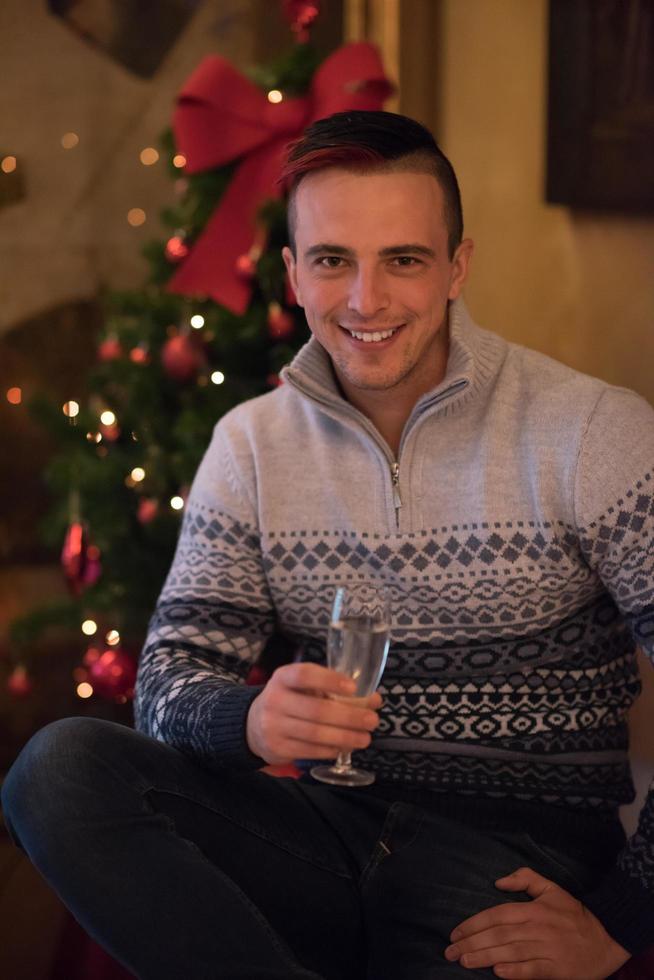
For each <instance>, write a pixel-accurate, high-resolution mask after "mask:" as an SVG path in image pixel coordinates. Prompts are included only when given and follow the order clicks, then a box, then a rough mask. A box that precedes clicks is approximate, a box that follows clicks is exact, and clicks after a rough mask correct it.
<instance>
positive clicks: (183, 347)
mask: <svg viewBox="0 0 654 980" xmlns="http://www.w3.org/2000/svg"><path fill="white" fill-rule="evenodd" d="M204 361H205V357H204V352H203V350H202V348H201V347H200V345H199V343H198V341H197V340H194V338H193V337H191V336H190V335H189V334H177V336H176V337H170V339H169V340H167V341H166V343H165V344H164V345H163V347H162V348H161V363H162V365H163V369H164V371H165V372H166V374H167V375H168V376H169V377H170V378H173V379H174V380H175V381H180V382H181V383H182V384H184V383H185V382H188V381H193V379H194V378H196V377H197V376H198V374H199V372H200V368H202V367H203V365H204Z"/></svg>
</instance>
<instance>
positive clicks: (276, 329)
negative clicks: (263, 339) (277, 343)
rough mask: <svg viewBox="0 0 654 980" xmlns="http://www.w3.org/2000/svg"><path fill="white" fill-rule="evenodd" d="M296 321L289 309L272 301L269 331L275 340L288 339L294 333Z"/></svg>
mask: <svg viewBox="0 0 654 980" xmlns="http://www.w3.org/2000/svg"><path fill="white" fill-rule="evenodd" d="M294 327H295V321H294V320H293V317H292V316H291V314H290V313H289V312H288V311H287V310H283V309H282V307H281V306H280V305H279V303H271V304H270V306H269V307H268V333H269V334H270V336H271V337H272V338H273V340H286V339H287V338H288V337H290V336H291V334H292V333H293V329H294Z"/></svg>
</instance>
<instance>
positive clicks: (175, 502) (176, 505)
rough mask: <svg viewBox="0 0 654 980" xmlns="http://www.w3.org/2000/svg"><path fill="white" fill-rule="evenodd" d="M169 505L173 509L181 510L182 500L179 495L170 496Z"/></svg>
mask: <svg viewBox="0 0 654 980" xmlns="http://www.w3.org/2000/svg"><path fill="white" fill-rule="evenodd" d="M170 506H171V507H172V508H173V510H182V508H183V507H184V501H183V500H182V498H181V497H171V498H170Z"/></svg>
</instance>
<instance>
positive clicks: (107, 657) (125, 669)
mask: <svg viewBox="0 0 654 980" xmlns="http://www.w3.org/2000/svg"><path fill="white" fill-rule="evenodd" d="M89 653H90V651H89ZM87 656H88V654H87ZM84 659H85V661H86V657H85V658H84ZM89 659H90V658H89ZM88 668H89V683H90V684H91V686H92V687H93V690H94V691H95V692H96V693H97V694H99V695H100V697H102V698H107V699H108V700H110V701H116V702H118V703H123V704H124V703H125V701H128V700H130V699H131V698H132V697H133V696H134V685H135V683H136V663H135V662H134V658H133V657H130V655H129V654H128V653H125V651H124V650H121V648H120V647H113V648H111V649H108V650H103V651H102V652H101V653H100V655H99V656H98V657H97V659H93V660H92V661H91V663H90V664H88Z"/></svg>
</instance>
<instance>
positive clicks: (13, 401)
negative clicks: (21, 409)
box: [7, 388, 23, 405]
mask: <svg viewBox="0 0 654 980" xmlns="http://www.w3.org/2000/svg"><path fill="white" fill-rule="evenodd" d="M22 400H23V392H22V391H21V389H20V388H9V389H8V391H7V401H8V402H9V404H10V405H20V403H21V401H22Z"/></svg>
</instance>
